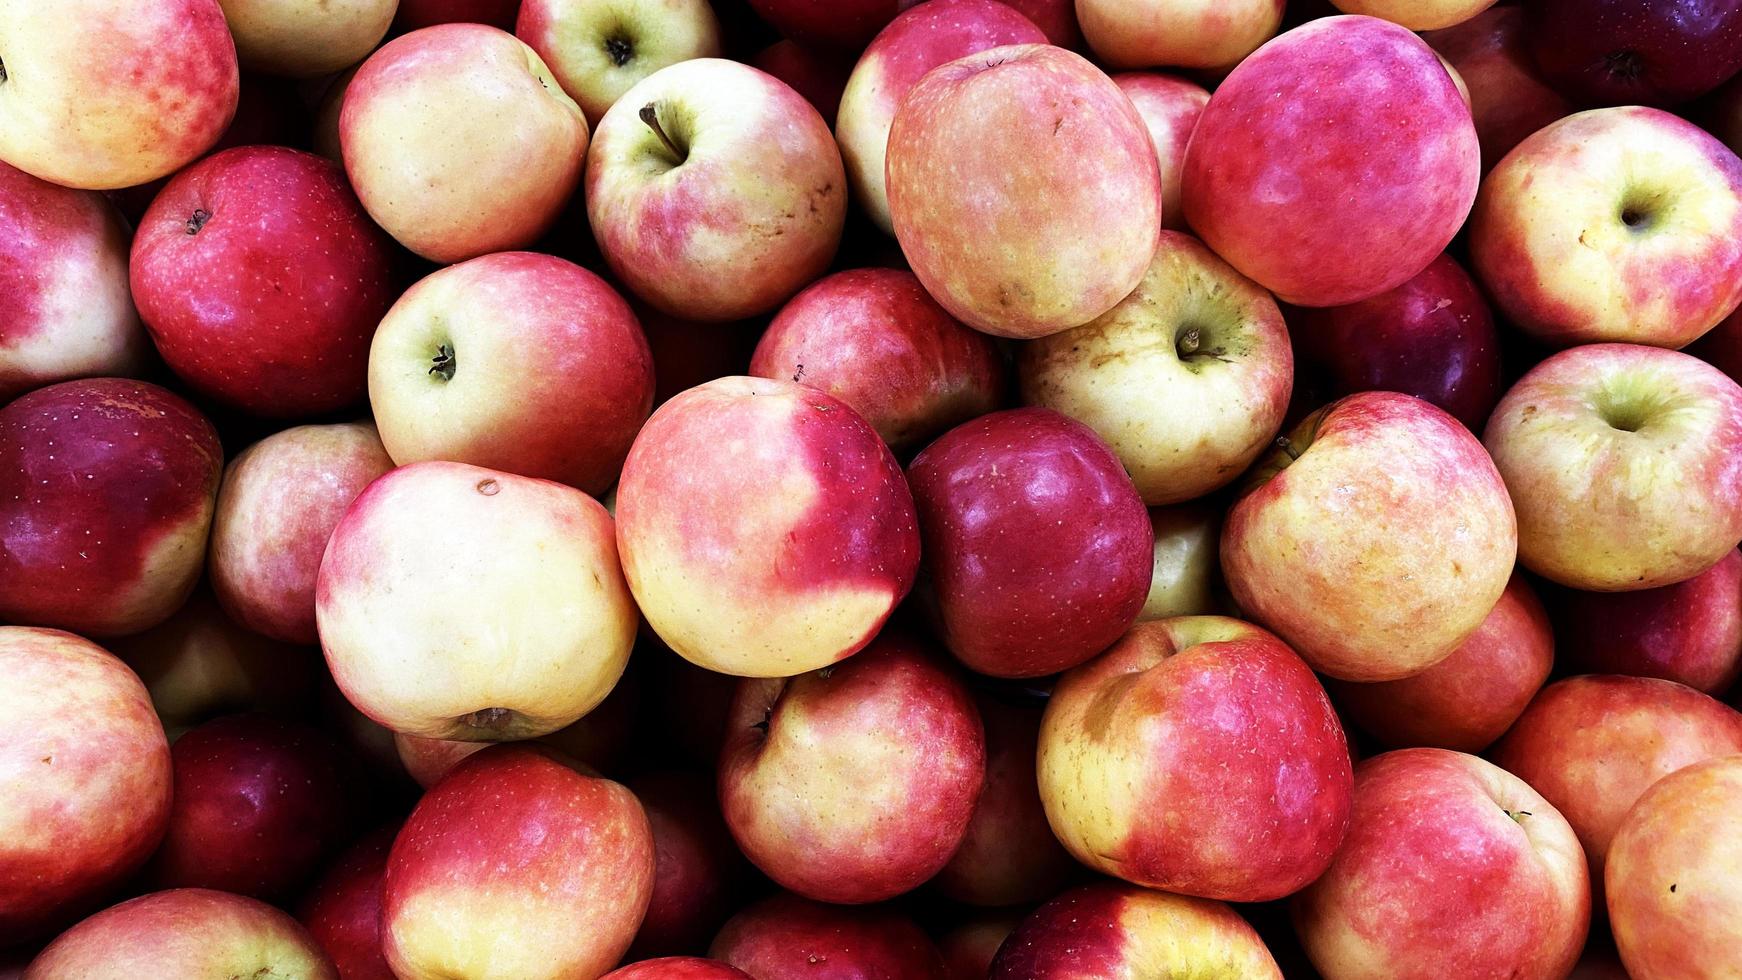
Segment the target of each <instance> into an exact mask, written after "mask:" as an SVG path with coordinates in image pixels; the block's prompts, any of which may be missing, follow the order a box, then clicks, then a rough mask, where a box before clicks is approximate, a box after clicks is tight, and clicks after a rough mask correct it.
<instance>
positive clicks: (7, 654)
mask: <svg viewBox="0 0 1742 980" xmlns="http://www.w3.org/2000/svg"><path fill="white" fill-rule="evenodd" d="M0 676H4V677H5V678H6V682H5V683H4V684H0V711H4V712H5V716H6V718H7V719H8V724H10V725H12V726H14V727H13V729H12V734H11V735H9V736H8V737H7V738H6V739H5V741H4V742H0V799H4V800H5V801H6V805H5V806H4V807H0V936H4V937H5V942H6V944H7V945H11V944H12V943H13V942H18V941H24V940H27V939H31V938H35V937H36V936H38V935H40V934H41V933H42V932H43V930H45V929H52V928H54V927H56V926H58V925H61V924H62V923H63V921H64V920H65V919H66V918H67V917H68V916H70V915H76V914H79V913H81V912H83V911H86V907H87V906H88V905H90V904H91V903H92V902H94V901H97V900H99V899H101V898H103V897H104V895H105V893H107V892H108V891H109V890H110V889H111V888H112V887H113V886H115V885H116V884H118V883H119V882H120V881H121V880H122V879H124V878H126V877H127V876H128V875H130V874H132V873H133V872H134V870H136V869H137V868H138V867H139V866H140V865H141V864H143V863H144V862H145V859H146V858H148V857H150V856H151V852H152V850H153V849H154V848H155V847H157V842H158V841H159V840H160V839H162V837H163V831H164V827H165V825H166V824H167V822H168V820H169V806H170V763H169V744H168V743H167V742H166V741H165V740H164V735H163V725H162V724H160V723H159V722H158V720H157V715H156V714H154V713H153V712H152V710H151V698H150V696H149V695H148V694H147V693H146V691H145V685H143V684H141V683H140V682H139V678H137V677H135V676H134V675H133V672H132V671H130V670H128V669H127V666H126V665H125V664H123V663H122V662H121V661H120V660H118V659H116V658H115V657H114V656H113V655H111V654H110V653H108V652H107V651H105V650H104V649H102V648H101V647H99V646H97V645H96V644H94V643H92V642H90V641H89V640H85V639H81V638H80V637H77V636H74V635H73V634H71V633H63V632H61V631H59V630H47V629H30V628H27V627H22V626H0Z"/></svg>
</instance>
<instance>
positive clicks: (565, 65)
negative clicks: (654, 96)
mask: <svg viewBox="0 0 1742 980" xmlns="http://www.w3.org/2000/svg"><path fill="white" fill-rule="evenodd" d="M514 33H515V35H516V36H517V37H519V38H520V39H521V40H522V41H525V42H526V43H527V44H528V45H529V46H530V47H531V48H532V50H534V51H537V52H538V56H539V57H541V58H543V59H544V63H545V64H547V65H549V66H550V71H551V74H552V75H555V76H556V80H557V81H558V82H560V83H562V87H563V91H565V92H567V93H569V95H570V96H571V97H573V98H574V100H575V103H576V104H577V105H579V106H580V107H581V111H582V112H584V113H586V116H587V122H589V123H591V124H592V125H594V126H597V125H598V124H599V119H600V118H601V117H602V116H604V115H605V110H607V109H609V108H611V106H612V104H614V103H615V102H616V101H617V100H618V99H619V98H621V97H622V96H623V93H624V92H627V91H629V90H630V89H631V88H634V87H635V84H636V83H637V82H639V81H641V80H642V79H643V78H646V77H647V76H649V75H651V74H653V73H654V72H656V71H658V70H659V69H661V68H664V67H666V66H667V65H675V64H677V63H678V62H680V61H689V60H690V59H692V58H717V57H719V56H720V24H719V21H717V20H716V19H715V18H714V9H713V8H712V7H710V6H709V5H708V2H707V0H522V3H521V4H520V16H519V20H518V21H516V23H515V27H514Z"/></svg>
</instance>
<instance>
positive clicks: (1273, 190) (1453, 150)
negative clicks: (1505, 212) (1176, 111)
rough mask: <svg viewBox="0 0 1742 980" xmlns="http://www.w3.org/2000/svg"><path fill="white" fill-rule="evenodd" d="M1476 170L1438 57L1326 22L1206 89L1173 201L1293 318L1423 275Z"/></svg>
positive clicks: (1391, 32)
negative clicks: (1287, 306) (1296, 310)
mask: <svg viewBox="0 0 1742 980" xmlns="http://www.w3.org/2000/svg"><path fill="white" fill-rule="evenodd" d="M1381 107H1387V108H1384V109H1382V108H1381ZM1481 173H1482V162H1481V147H1480V146H1479V145H1478V143H1477V140H1476V129H1475V126H1474V125H1473V124H1472V122H1471V120H1470V109H1469V106H1467V105H1466V104H1465V103H1464V98H1463V96H1462V95H1461V94H1460V93H1459V91H1458V87H1457V86H1456V85H1455V84H1454V83H1453V82H1452V78H1451V76H1450V75H1449V74H1447V73H1446V70H1445V67H1444V66H1443V65H1442V64H1441V62H1440V59H1439V56H1438V55H1436V54H1434V52H1433V49H1431V48H1429V47H1428V46H1427V45H1426V44H1424V43H1423V42H1422V41H1421V39H1420V38H1418V37H1416V36H1415V35H1414V34H1411V33H1410V32H1409V31H1407V30H1405V29H1403V28H1402V27H1399V26H1397V25H1396V24H1392V23H1388V22H1386V21H1382V20H1377V19H1374V18H1372V17H1357V16H1344V17H1326V18H1322V19H1320V20H1314V21H1309V22H1308V23H1306V24H1304V25H1302V26H1300V27H1297V28H1295V29H1294V30H1292V31H1289V32H1288V33H1286V34H1284V35H1282V36H1281V37H1278V38H1277V39H1275V40H1274V41H1272V42H1270V43H1269V44H1266V45H1265V46H1264V47H1263V48H1262V49H1260V50H1259V51H1257V52H1256V53H1254V54H1253V55H1252V57H1250V58H1247V59H1246V60H1245V61H1243V62H1241V63H1240V66H1239V67H1238V68H1236V69H1234V71H1233V72H1232V73H1231V74H1229V76H1228V77H1227V79H1226V80H1224V81H1223V82H1222V84H1221V85H1219V86H1218V87H1217V88H1216V93H1215V95H1213V96H1211V97H1210V103H1209V105H1207V106H1205V107H1204V112H1203V115H1202V116H1201V117H1200V118H1199V119H1198V127H1197V130H1196V131H1195V132H1194V133H1193V134H1192V141H1191V144H1190V146H1188V147H1187V148H1186V157H1185V169H1184V173H1183V176H1182V177H1181V194H1182V197H1183V200H1184V202H1185V212H1186V220H1187V221H1188V222H1190V223H1191V226H1192V228H1193V229H1194V230H1195V231H1197V233H1198V235H1199V236H1200V237H1202V238H1203V240H1204V242H1205V243H1206V244H1208V245H1209V246H1210V248H1212V249H1214V250H1215V251H1216V254H1217V255H1220V256H1221V257H1222V258H1224V259H1227V260H1228V262H1229V263H1230V264H1232V265H1233V266H1234V268H1236V269H1239V270H1240V271H1241V272H1243V273H1245V274H1246V275H1248V276H1250V277H1252V278H1253V279H1255V280H1257V281H1258V283H1259V284H1260V285H1262V286H1264V287H1265V288H1267V289H1269V290H1270V291H1271V292H1274V293H1275V294H1276V295H1277V296H1278V298H1280V299H1284V300H1287V301H1288V302H1290V303H1293V304H1295V305H1298V306H1343V305H1346V304H1348V303H1357V302H1360V301H1361V300H1364V299H1367V298H1369V297H1372V296H1377V295H1379V294H1380V293H1383V292H1385V291H1386V290H1389V289H1393V288H1395V287H1397V286H1400V285H1402V284H1403V283H1405V282H1407V281H1408V280H1409V279H1410V278H1411V277H1413V276H1414V275H1415V274H1416V273H1418V272H1420V271H1421V270H1423V269H1425V268H1427V266H1428V263H1430V262H1432V261H1433V260H1434V257H1435V256H1437V255H1439V254H1440V253H1441V252H1442V251H1444V250H1445V247H1446V245H1447V243H1449V242H1450V241H1451V240H1452V237H1453V236H1454V235H1455V234H1457V232H1458V229H1459V228H1460V227H1462V225H1463V224H1464V218H1465V216H1466V215H1468V214H1469V213H1470V205H1471V204H1472V202H1474V201H1475V199H1476V189H1477V184H1478V182H1479V180H1480V178H1481Z"/></svg>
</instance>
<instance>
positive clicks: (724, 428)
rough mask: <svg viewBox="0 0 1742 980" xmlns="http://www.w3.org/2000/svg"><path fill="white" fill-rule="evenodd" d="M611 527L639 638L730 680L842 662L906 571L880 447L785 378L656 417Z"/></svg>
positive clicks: (836, 409)
mask: <svg viewBox="0 0 1742 980" xmlns="http://www.w3.org/2000/svg"><path fill="white" fill-rule="evenodd" d="M702 459H708V460H711V461H712V462H711V463H710V465H708V466H707V467H705V468H702V469H697V468H696V461H698V460H702ZM675 487H683V488H684V490H683V492H681V493H674V492H673V488H675ZM617 521H618V524H617V542H618V548H619V550H620V551H621V552H622V555H623V570H624V572H625V573H626V574H627V576H628V579H629V585H630V588H631V589H633V590H634V593H635V598H636V601H637V603H638V604H639V605H640V608H641V612H642V614H643V615H644V616H645V617H646V618H647V622H648V624H649V625H650V626H652V627H653V629H654V631H655V632H656V633H658V634H659V636H660V638H661V639H662V640H664V641H665V642H666V644H667V645H669V646H670V647H671V648H672V649H673V650H675V651H676V652H677V653H678V654H680V655H682V656H683V657H685V658H687V659H688V660H690V661H691V662H693V663H696V664H698V665H699V666H702V667H706V668H708V669H710V670H715V671H719V672H721V673H727V674H736V675H740V676H753V677H790V676H792V675H794V674H799V673H803V672H805V671H807V670H814V669H816V668H819V667H823V666H827V665H828V664H831V663H834V662H835V661H838V660H841V659H842V658H845V657H849V656H851V655H852V654H854V653H856V652H857V651H858V650H859V649H860V648H862V647H863V646H864V645H865V644H867V643H869V642H870V641H871V638H872V637H873V636H875V635H876V634H877V631H878V629H880V628H881V627H882V625H883V622H884V620H886V619H887V618H888V617H889V614H890V612H891V611H893V610H894V608H895V605H896V604H897V603H898V602H900V601H901V599H902V598H903V597H905V596H906V595H907V592H908V589H909V588H911V587H912V585H913V579H914V575H915V572H916V571H917V568H918V565H919V531H918V528H917V526H916V522H915V518H914V511H913V499H912V496H911V495H910V494H909V493H908V490H907V487H906V485H905V483H904V481H903V480H902V478H901V469H900V466H899V465H898V464H897V463H896V462H895V457H894V456H893V455H891V454H890V451H889V447H888V446H886V445H884V443H883V440H882V439H880V438H878V436H877V431H876V430H875V429H873V428H872V427H871V424H870V423H869V422H866V421H865V420H864V419H863V418H861V417H860V416H859V414H858V413H857V412H855V411H853V410H852V409H851V408H849V407H847V405H846V403H844V402H842V401H841V400H840V399H837V398H835V397H833V396H832V395H828V394H825V393H823V392H821V391H818V390H816V389H814V388H810V387H807V386H804V385H800V384H795V383H793V382H791V381H786V380H780V381H771V380H767V379H763V378H723V379H720V380H718V381H712V382H709V383H707V384H705V385H702V386H700V387H698V388H692V389H690V390H689V391H687V392H685V393H683V394H682V395H679V396H678V397H676V398H673V399H672V400H671V401H669V402H666V403H665V404H664V405H662V406H661V407H660V409H659V410H658V411H657V412H655V413H654V414H653V418H652V419H650V420H649V421H648V423H647V425H646V426H645V427H643V428H642V430H641V434H640V435H638V436H636V439H635V445H634V446H633V447H632V448H631V449H630V451H629V459H628V461H627V462H626V463H625V464H624V466H623V479H622V480H621V481H620V482H619V483H618V485H617Z"/></svg>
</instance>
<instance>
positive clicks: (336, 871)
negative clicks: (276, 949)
mask: <svg viewBox="0 0 1742 980" xmlns="http://www.w3.org/2000/svg"><path fill="white" fill-rule="evenodd" d="M397 830H398V828H396V827H384V828H382V829H381V830H379V831H377V832H375V833H373V834H370V835H369V836H367V837H365V838H363V839H362V840H360V841H358V842H357V843H356V844H355V845H353V846H352V847H351V848H350V849H349V850H347V851H346V852H345V853H344V854H342V855H340V857H339V858H338V859H337V860H335V861H333V862H332V864H330V865H328V866H327V869H326V870H325V871H324V872H323V873H322V874H321V876H320V878H319V879H318V880H317V881H316V882H315V883H314V884H313V885H312V886H310V888H309V890H308V892H307V893H306V894H305V895H304V896H303V898H302V902H301V903H300V904H299V905H298V907H297V914H296V915H297V919H298V920H300V921H301V922H302V924H303V927H304V928H306V929H307V930H308V932H309V935H310V936H312V937H314V941H315V942H316V943H318V944H319V945H320V947H321V949H322V950H324V951H325V952H326V954H327V955H328V956H329V957H331V958H332V960H333V963H334V964H335V965H336V966H337V967H338V970H339V976H340V978H341V980H394V976H393V971H392V970H390V969H388V967H387V957H386V955H385V954H384V953H383V952H382V950H381V880H382V878H383V877H384V876H385V875H386V873H387V853H388V851H389V849H391V848H392V847H393V837H394V834H395V833H396V832H397Z"/></svg>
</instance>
